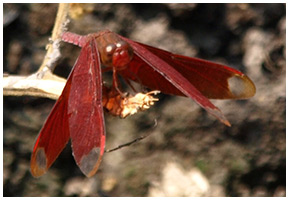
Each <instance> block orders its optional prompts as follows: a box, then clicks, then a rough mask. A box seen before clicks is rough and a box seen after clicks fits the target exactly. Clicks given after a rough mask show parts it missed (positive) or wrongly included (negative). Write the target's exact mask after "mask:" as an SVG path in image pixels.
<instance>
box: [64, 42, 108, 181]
mask: <svg viewBox="0 0 289 200" xmlns="http://www.w3.org/2000/svg"><path fill="white" fill-rule="evenodd" d="M77 65H78V66H79V67H77V68H75V70H74V76H73V78H72V81H71V92H70V96H69V101H68V115H69V130H70V136H71V143H72V149H73V155H74V158H75V160H76V163H77V164H78V166H79V168H80V169H81V171H82V172H83V173H84V174H85V175H86V176H88V177H90V176H92V175H94V174H95V172H96V171H97V169H98V166H99V164H100V162H101V159H102V156H103V152H104V146H105V127H104V116H103V108H102V76H101V75H102V74H101V69H100V67H101V66H100V59H99V53H98V51H97V47H96V42H95V40H94V38H93V37H91V39H90V40H89V42H87V43H86V44H85V45H84V46H83V48H82V50H81V52H80V56H79V58H78V60H77Z"/></svg>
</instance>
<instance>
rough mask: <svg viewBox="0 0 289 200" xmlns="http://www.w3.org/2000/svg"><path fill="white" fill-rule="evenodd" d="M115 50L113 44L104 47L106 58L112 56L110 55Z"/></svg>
mask: <svg viewBox="0 0 289 200" xmlns="http://www.w3.org/2000/svg"><path fill="white" fill-rule="evenodd" d="M115 49H116V45H115V44H109V45H107V46H106V48H105V53H106V55H107V56H112V54H113V53H114V51H115Z"/></svg>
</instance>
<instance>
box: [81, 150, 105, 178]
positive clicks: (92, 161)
mask: <svg viewBox="0 0 289 200" xmlns="http://www.w3.org/2000/svg"><path fill="white" fill-rule="evenodd" d="M101 159H102V154H101V152H100V148H98V147H95V148H93V149H92V150H91V151H90V152H89V153H88V154H87V155H84V156H83V157H82V159H81V161H80V164H79V168H80V170H81V171H82V173H84V174H85V175H86V176H87V177H91V176H93V175H94V174H95V173H96V171H97V169H98V167H99V165H100V162H101Z"/></svg>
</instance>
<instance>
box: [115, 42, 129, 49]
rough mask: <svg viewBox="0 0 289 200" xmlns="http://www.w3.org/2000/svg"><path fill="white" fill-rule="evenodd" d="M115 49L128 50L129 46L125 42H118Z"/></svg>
mask: <svg viewBox="0 0 289 200" xmlns="http://www.w3.org/2000/svg"><path fill="white" fill-rule="evenodd" d="M116 47H117V48H121V49H128V48H129V47H130V46H129V45H128V43H127V42H125V41H119V42H118V43H116Z"/></svg>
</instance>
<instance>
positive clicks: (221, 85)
mask: <svg viewBox="0 0 289 200" xmlns="http://www.w3.org/2000/svg"><path fill="white" fill-rule="evenodd" d="M122 39H124V40H125V39H126V38H124V37H122ZM126 40H127V41H128V42H132V41H131V40H128V39H126ZM134 43H136V42H134ZM137 44H138V45H139V46H142V47H143V48H145V49H147V50H148V51H149V52H151V53H153V54H154V55H156V56H157V57H158V58H160V59H162V60H164V61H165V62H167V63H168V64H169V65H170V66H171V67H173V68H174V69H175V70H176V71H178V72H179V73H180V74H182V76H183V77H185V78H186V79H187V80H188V81H189V82H190V83H191V84H192V85H194V87H195V88H196V89H198V90H199V91H200V92H201V93H202V94H203V95H204V96H206V97H207V98H210V99H242V98H249V97H252V96H253V95H254V94H255V91H256V89H255V85H254V83H253V82H252V81H251V80H250V79H249V78H248V77H247V76H246V75H245V74H243V73H241V72H239V71H238V70H235V69H232V68H230V67H227V66H225V65H221V64H217V63H213V62H210V61H206V60H202V59H198V58H191V57H187V56H182V55H177V54H173V53H171V52H168V51H164V50H161V49H158V48H155V47H152V46H148V45H145V44H142V43H137ZM121 74H122V75H123V76H125V77H127V78H130V79H132V80H134V81H137V82H140V83H141V84H143V85H145V86H147V87H148V88H150V89H154V90H160V91H162V92H163V93H167V94H173V95H184V94H183V93H182V92H181V91H180V90H179V89H178V88H176V87H175V86H174V85H173V84H171V83H170V82H168V81H166V79H165V77H163V76H162V75H161V74H160V73H158V72H156V71H155V70H154V69H152V68H151V67H150V66H149V64H147V63H144V62H141V58H140V57H138V56H136V57H134V58H133V60H132V61H131V63H130V64H129V66H128V68H127V69H126V70H124V71H123V72H121Z"/></svg>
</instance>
